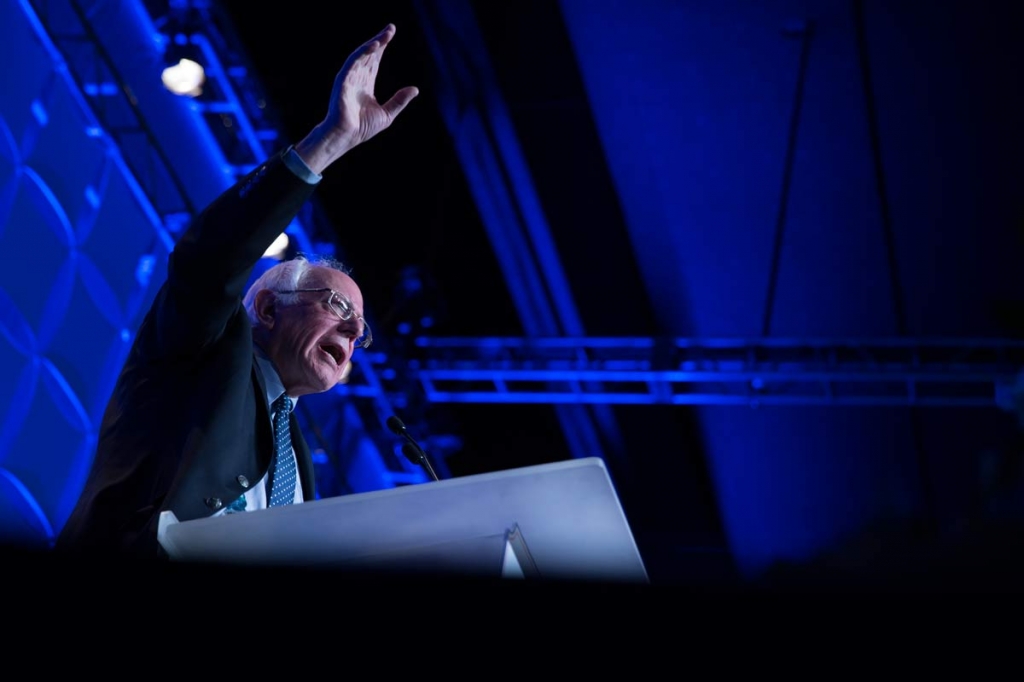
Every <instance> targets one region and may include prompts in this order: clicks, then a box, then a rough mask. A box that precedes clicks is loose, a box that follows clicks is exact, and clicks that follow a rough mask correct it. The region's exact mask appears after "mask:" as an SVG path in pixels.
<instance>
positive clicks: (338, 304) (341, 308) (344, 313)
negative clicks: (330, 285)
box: [331, 292, 353, 321]
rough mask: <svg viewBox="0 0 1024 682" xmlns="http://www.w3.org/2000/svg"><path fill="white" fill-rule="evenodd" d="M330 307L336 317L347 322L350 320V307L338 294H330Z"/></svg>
mask: <svg viewBox="0 0 1024 682" xmlns="http://www.w3.org/2000/svg"><path fill="white" fill-rule="evenodd" d="M331 307H332V308H334V312H336V313H338V317H340V318H341V319H343V320H345V321H348V320H349V319H351V318H352V312H353V310H352V305H351V304H350V303H349V302H348V300H346V299H345V298H343V297H342V296H341V295H340V294H337V293H334V292H332V293H331Z"/></svg>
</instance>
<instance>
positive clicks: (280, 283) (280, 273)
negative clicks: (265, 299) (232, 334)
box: [242, 253, 351, 327]
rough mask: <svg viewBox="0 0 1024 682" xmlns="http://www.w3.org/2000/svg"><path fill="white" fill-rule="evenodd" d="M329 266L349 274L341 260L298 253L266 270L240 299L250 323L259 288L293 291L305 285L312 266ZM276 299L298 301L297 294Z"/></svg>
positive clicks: (252, 318) (279, 295) (289, 302)
mask: <svg viewBox="0 0 1024 682" xmlns="http://www.w3.org/2000/svg"><path fill="white" fill-rule="evenodd" d="M317 267H320V268H330V269H332V270H337V271H338V272H342V273H344V274H346V275H350V274H351V271H350V269H349V268H348V267H347V266H345V265H343V264H342V263H341V261H339V260H336V259H334V258H332V257H330V256H307V255H305V254H301V253H300V254H299V255H297V256H295V257H294V258H292V259H290V260H286V261H283V262H281V263H278V264H277V265H275V266H273V267H271V268H269V269H268V270H266V271H265V272H264V273H263V274H262V275H260V276H259V277H258V278H257V279H256V281H255V282H253V283H252V285H251V286H250V287H249V290H248V291H247V292H246V293H245V298H243V299H242V304H243V305H244V306H245V312H246V313H247V314H248V315H249V320H250V322H252V325H253V326H254V327H255V326H256V310H255V304H256V293H257V292H259V291H260V290H261V289H270V290H271V291H293V290H295V289H302V288H304V287H305V284H306V281H307V280H308V279H309V275H310V274H311V273H312V271H313V268H317ZM277 300H278V302H279V303H280V304H281V305H292V304H294V303H298V300H299V296H298V294H277Z"/></svg>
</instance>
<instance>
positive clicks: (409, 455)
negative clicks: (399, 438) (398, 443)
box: [402, 441, 423, 464]
mask: <svg viewBox="0 0 1024 682" xmlns="http://www.w3.org/2000/svg"><path fill="white" fill-rule="evenodd" d="M402 454H403V455H405V458H406V459H408V460H409V461H410V462H412V463H413V464H423V454H422V453H421V452H420V451H419V450H418V449H417V448H416V446H415V445H413V444H412V443H410V442H408V441H406V442H404V443H402Z"/></svg>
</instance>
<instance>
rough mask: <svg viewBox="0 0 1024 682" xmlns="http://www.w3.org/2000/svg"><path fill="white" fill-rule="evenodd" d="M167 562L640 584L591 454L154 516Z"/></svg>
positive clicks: (643, 578)
mask: <svg viewBox="0 0 1024 682" xmlns="http://www.w3.org/2000/svg"><path fill="white" fill-rule="evenodd" d="M158 537H159V541H160V544H161V545H162V546H163V548H164V549H165V550H166V551H167V553H168V555H169V556H170V558H171V559H172V560H176V561H197V562H215V563H225V562H226V563H242V564H246V565H273V566H305V567H322V568H331V569H334V568H338V569H346V568H351V569H355V570H363V571H366V570H368V571H375V572H376V571H396V572H422V571H426V572H431V573H435V574H436V573H456V574H475V575H480V576H491V577H499V576H500V577H506V578H524V579H531V578H542V579H556V580H596V581H615V582H643V583H646V582H648V577H647V572H646V570H645V568H644V564H643V561H642V559H641V557H640V553H639V551H638V549H637V546H636V543H635V542H634V539H633V535H632V532H631V531H630V528H629V524H628V522H627V520H626V517H625V514H624V513H623V510H622V506H621V505H620V504H619V499H618V496H617V495H616V493H615V490H614V488H613V486H612V483H611V480H610V478H609V476H608V471H607V469H606V468H605V465H604V462H603V461H602V460H601V459H599V458H596V457H589V458H585V459H576V460H570V461H565V462H555V463H552V464H541V465H537V466H529V467H522V468H519V469H510V470H507V471H500V472H494V473H486V474H477V475H472V476H464V477H460V478H453V479H446V480H441V481H430V482H427V483H420V484H416V485H410V486H404V487H399V488H389V489H386V490H376V491H371V492H365V493H357V494H352V495H344V496H341V497H332V498H326V499H321V500H315V501H311V502H307V503H305V504H300V505H294V506H288V507H275V508H273V509H265V510H260V511H255V512H248V513H242V514H230V515H225V516H219V517H214V518H206V519H196V520H192V521H184V522H178V521H177V520H176V519H175V517H174V515H173V514H171V513H170V512H164V515H163V516H162V517H161V519H160V528H159V534H158Z"/></svg>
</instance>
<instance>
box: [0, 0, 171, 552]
mask: <svg viewBox="0 0 1024 682" xmlns="http://www.w3.org/2000/svg"><path fill="white" fill-rule="evenodd" d="M0 60H3V63H4V64H7V65H16V68H13V67H6V68H5V72H4V87H2V88H0V258H2V267H0V377H2V381H0V541H2V542H4V543H9V544H17V545H26V546H30V547H48V546H49V545H50V544H51V543H52V540H53V539H54V536H55V533H56V532H58V531H59V529H60V528H61V527H62V525H63V523H64V522H65V520H66V519H67V516H68V514H70V511H71V508H72V506H73V505H74V503H75V500H76V498H77V496H78V494H79V493H80V491H81V488H82V485H83V483H84V481H85V476H86V474H87V472H88V469H89V466H90V464H91V463H92V457H93V453H94V448H95V444H96V434H97V428H98V425H99V422H100V419H101V417H102V413H103V410H104V407H105V404H106V400H107V398H108V396H109V393H110V391H111V389H112V387H113V383H114V381H115V379H116V376H117V372H118V371H119V369H120V365H121V363H122V361H123V360H124V357H125V355H126V353H127V350H128V347H129V345H130V343H131V340H132V337H133V334H134V332H135V329H136V328H137V325H138V323H139V321H140V315H141V312H142V311H144V310H145V308H146V306H148V304H149V302H150V301H151V300H152V297H153V296H154V295H155V293H156V292H155V289H156V287H157V286H158V285H159V283H160V282H161V281H162V280H163V275H164V273H163V272H162V269H163V268H164V267H165V264H166V258H167V254H168V251H169V249H170V248H171V246H172V244H173V240H172V239H171V237H170V234H169V232H168V231H167V230H166V229H165V227H164V225H163V224H162V221H161V219H160V218H159V216H158V215H157V213H156V212H155V211H154V210H153V208H152V206H151V205H150V204H149V202H148V200H147V199H146V197H145V195H144V194H143V193H142V192H141V191H140V189H139V186H138V184H137V183H136V182H135V180H134V178H133V177H132V175H131V173H130V172H129V171H128V170H127V167H126V165H125V163H124V161H123V159H122V158H121V157H120V155H119V152H118V149H117V146H116V145H115V144H114V142H113V141H112V139H111V138H110V137H109V136H108V135H107V134H106V133H105V132H104V131H103V129H102V127H101V126H100V125H99V123H98V122H97V120H96V119H95V117H94V116H93V115H92V111H91V109H90V107H89V104H88V102H87V101H86V100H85V99H84V98H83V96H82V94H81V92H80V90H79V89H78V87H77V85H76V84H75V83H74V80H73V79H72V78H71V76H70V75H69V71H68V69H67V67H66V65H65V64H64V63H63V61H62V58H61V57H60V55H59V53H58V52H57V50H55V49H54V47H53V45H52V44H51V43H50V41H49V39H48V37H47V35H46V33H45V31H43V30H42V29H41V26H40V24H39V22H38V21H37V20H36V17H35V15H34V14H33V12H32V10H31V7H30V5H28V4H27V3H24V2H19V1H17V0H0Z"/></svg>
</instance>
